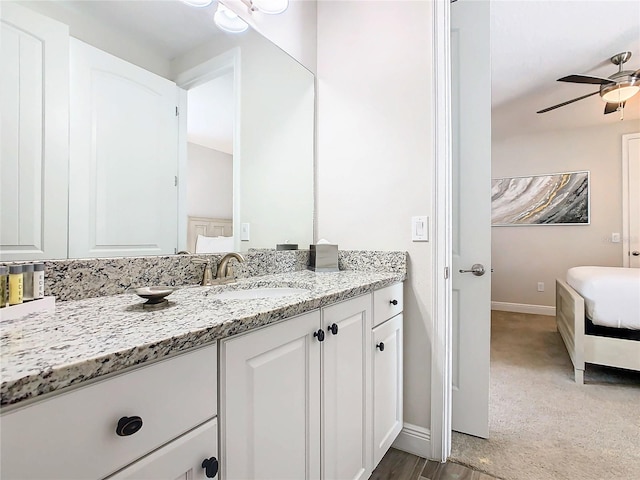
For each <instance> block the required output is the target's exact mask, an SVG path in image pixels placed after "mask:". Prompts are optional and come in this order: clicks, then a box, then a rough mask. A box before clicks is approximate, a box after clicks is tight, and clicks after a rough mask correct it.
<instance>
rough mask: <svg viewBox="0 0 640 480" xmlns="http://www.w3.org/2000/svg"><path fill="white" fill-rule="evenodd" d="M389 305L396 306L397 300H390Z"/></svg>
mask: <svg viewBox="0 0 640 480" xmlns="http://www.w3.org/2000/svg"><path fill="white" fill-rule="evenodd" d="M389 303H390V304H391V305H397V304H398V300H391V301H390V302H389Z"/></svg>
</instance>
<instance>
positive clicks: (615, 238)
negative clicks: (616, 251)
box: [611, 233, 620, 243]
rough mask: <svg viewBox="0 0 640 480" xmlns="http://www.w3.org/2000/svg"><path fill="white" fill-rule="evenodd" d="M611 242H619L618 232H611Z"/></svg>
mask: <svg viewBox="0 0 640 480" xmlns="http://www.w3.org/2000/svg"><path fill="white" fill-rule="evenodd" d="M611 243H620V234H619V233H612V234H611Z"/></svg>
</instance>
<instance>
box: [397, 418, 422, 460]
mask: <svg viewBox="0 0 640 480" xmlns="http://www.w3.org/2000/svg"><path fill="white" fill-rule="evenodd" d="M392 446H393V448H397V449H398V450H402V451H403V452H408V453H412V454H413V455H418V456H419V457H422V458H431V431H430V430H429V429H428V428H424V427H419V426H418V425H412V424H410V423H405V424H404V425H403V428H402V431H401V432H400V434H399V435H398V438H396V440H395V442H393V445H392Z"/></svg>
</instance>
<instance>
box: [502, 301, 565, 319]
mask: <svg viewBox="0 0 640 480" xmlns="http://www.w3.org/2000/svg"><path fill="white" fill-rule="evenodd" d="M491 310H500V311H501V312H515V313H533V314H535V315H548V316H550V317H555V316H556V307H550V306H547V305H527V304H526V303H508V302H491Z"/></svg>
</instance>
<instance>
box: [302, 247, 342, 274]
mask: <svg viewBox="0 0 640 480" xmlns="http://www.w3.org/2000/svg"><path fill="white" fill-rule="evenodd" d="M321 242H322V241H321ZM321 242H318V243H317V244H316V245H309V270H313V271H314V272H338V271H339V270H338V245H335V244H331V243H321Z"/></svg>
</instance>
